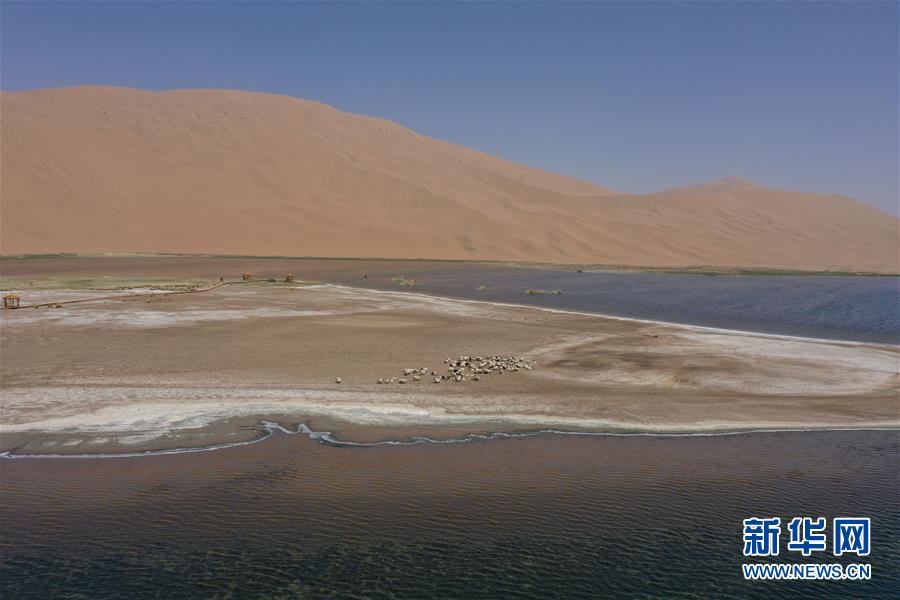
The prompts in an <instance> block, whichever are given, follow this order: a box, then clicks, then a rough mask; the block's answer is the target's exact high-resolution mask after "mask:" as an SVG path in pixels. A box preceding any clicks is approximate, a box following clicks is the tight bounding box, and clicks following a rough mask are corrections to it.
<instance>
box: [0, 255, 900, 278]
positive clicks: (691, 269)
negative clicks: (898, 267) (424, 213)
mask: <svg viewBox="0 0 900 600" xmlns="http://www.w3.org/2000/svg"><path fill="white" fill-rule="evenodd" d="M73 258H74V259H77V258H82V259H83V258H88V259H91V258H123V259H124V258H221V259H225V260H229V259H231V260H321V261H357V262H402V263H439V264H460V265H488V266H505V267H517V268H525V269H529V268H531V269H550V270H563V271H578V270H582V271H585V272H592V271H593V272H603V273H653V274H658V275H703V276H710V277H715V276H720V277H745V276H746V277H753V276H761V277H766V276H769V277H779V276H804V277H898V276H900V271H896V272H889V271H864V270H852V269H842V268H835V269H833V270H832V269H819V270H815V269H791V268H785V267H766V266H746V267H741V266H729V265H687V266H665V265H619V264H605V263H545V262H527V261H516V260H502V259H464V258H391V257H361V256H287V255H256V254H205V253H200V254H194V253H185V252H100V253H80V252H58V253H37V254H30V253H22V254H0V262H2V261H7V260H46V259H73Z"/></svg>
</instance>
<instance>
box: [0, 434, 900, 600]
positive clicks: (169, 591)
mask: <svg viewBox="0 0 900 600" xmlns="http://www.w3.org/2000/svg"><path fill="white" fill-rule="evenodd" d="M898 452H900V437H898V433H897V432H877V431H870V432H808V433H759V434H740V435H730V436H719V437H668V438H667V437H582V436H578V437H576V436H561V435H544V436H537V437H529V438H518V439H516V438H513V439H500V440H490V441H475V442H468V443H462V444H455V445H433V444H422V445H417V446H402V447H401V446H379V447H368V448H348V447H332V446H327V445H321V444H319V443H317V442H315V441H313V440H310V439H308V438H305V437H301V436H286V435H276V436H274V437H273V438H270V439H268V440H266V441H264V442H261V443H259V444H256V445H251V446H244V447H238V448H231V449H226V450H221V451H215V452H205V453H193V454H181V455H173V456H155V457H144V458H116V459H31V460H30V459H20V460H3V461H2V462H0V467H2V470H3V472H2V475H3V486H2V504H0V516H2V532H3V535H2V541H0V591H2V596H3V597H4V598H50V597H54V598H122V597H130V598H320V597H349V598H414V599H422V598H466V599H469V598H602V597H626V598H637V597H642V598H650V597H658V598H826V597H827V598H842V597H846V598H862V597H865V598H896V591H897V589H900V481H898V472H897V456H898ZM769 515H771V516H780V517H781V518H782V520H785V519H790V518H791V517H793V516H801V515H813V516H819V515H822V516H826V517H828V519H829V522H830V519H831V518H833V517H835V516H870V517H871V518H872V520H873V524H872V529H873V540H872V554H871V556H870V557H869V558H868V559H867V562H869V563H871V564H872V569H873V575H872V580H871V581H868V582H846V581H844V582H841V581H836V582H820V583H797V582H780V583H760V582H747V581H744V580H743V578H742V575H741V569H740V564H741V563H742V562H743V557H742V554H741V550H742V531H741V520H742V519H744V518H747V517H749V516H769ZM785 529H786V528H785ZM785 537H786V533H785V534H783V538H782V552H781V556H780V557H779V559H778V560H783V561H785V562H794V561H801V562H819V563H831V562H842V563H846V562H847V561H846V560H845V558H846V557H841V558H840V559H835V558H834V557H833V556H831V555H830V551H829V552H827V553H818V554H814V555H813V557H810V558H808V559H803V558H802V557H801V555H800V554H798V553H793V552H788V551H786V549H785V547H784V545H785V544H786V539H784V538H785ZM773 560H774V559H773ZM757 561H758V562H772V561H767V560H766V559H757Z"/></svg>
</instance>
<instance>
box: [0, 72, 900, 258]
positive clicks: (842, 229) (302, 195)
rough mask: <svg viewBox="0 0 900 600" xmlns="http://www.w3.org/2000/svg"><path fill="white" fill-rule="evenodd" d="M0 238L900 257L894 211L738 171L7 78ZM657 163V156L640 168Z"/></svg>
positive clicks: (544, 254) (452, 251)
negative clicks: (608, 166)
mask: <svg viewBox="0 0 900 600" xmlns="http://www.w3.org/2000/svg"><path fill="white" fill-rule="evenodd" d="M0 117H2V126H0V127H2V129H0V134H2V180H0V181H2V188H0V191H2V215H0V216H2V221H0V234H2V237H0V252H2V253H3V254H21V253H47V252H186V253H215V254H255V255H286V256H342V257H394V258H441V259H473V260H516V261H536V262H554V263H596V264H612V265H635V266H673V267H684V266H697V265H714V266H732V267H769V268H792V269H813V270H824V269H840V270H864V271H878V272H892V273H893V272H897V271H898V260H900V222H898V220H897V218H895V217H893V216H891V215H888V214H886V213H883V212H881V211H878V210H876V209H874V208H872V207H870V206H868V205H866V204H863V203H861V202H857V201H855V200H852V199H849V198H844V197H841V196H833V195H817V194H805V193H798V192H787V191H783V190H773V189H768V188H765V187H763V186H761V185H759V184H756V183H753V182H750V181H747V180H745V179H741V178H739V177H726V178H723V179H719V180H716V181H713V182H710V183H706V184H703V185H698V186H692V187H681V188H675V189H671V190H666V191H663V192H659V193H656V194H648V195H627V194H619V193H616V192H613V191H611V190H609V189H606V188H603V187H601V186H598V185H595V184H592V183H589V182H585V181H581V180H578V179H574V178H570V177H563V176H560V175H556V174H553V173H549V172H546V171H542V170H540V169H535V168H531V167H526V166H524V165H519V164H515V163H512V162H509V161H505V160H502V159H499V158H495V157H492V156H489V155H486V154H483V153H480V152H476V151H473V150H469V149H467V148H463V147H461V146H457V145H454V144H450V143H446V142H441V141H438V140H434V139H431V138H428V137H425V136H422V135H419V134H417V133H415V132H413V131H411V130H409V129H407V128H405V127H402V126H400V125H397V124H396V123H392V122H389V121H385V120H383V119H377V118H372V117H365V116H360V115H354V114H350V113H345V112H341V111H339V110H336V109H334V108H331V107H329V106H326V105H324V104H320V103H317V102H310V101H305V100H299V99H296V98H290V97H286V96H275V95H268V94H257V93H249V92H240V91H232V90H178V91H170V92H147V91H141V90H134V89H126V88H111V87H83V88H61V89H46V90H36V91H32V92H6V93H3V94H2V96H0ZM648 169H652V165H648Z"/></svg>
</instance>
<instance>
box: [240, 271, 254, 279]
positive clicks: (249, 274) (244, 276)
mask: <svg viewBox="0 0 900 600" xmlns="http://www.w3.org/2000/svg"><path fill="white" fill-rule="evenodd" d="M241 278H242V279H243V280H244V281H250V280H251V279H253V273H244V274H242V275H241Z"/></svg>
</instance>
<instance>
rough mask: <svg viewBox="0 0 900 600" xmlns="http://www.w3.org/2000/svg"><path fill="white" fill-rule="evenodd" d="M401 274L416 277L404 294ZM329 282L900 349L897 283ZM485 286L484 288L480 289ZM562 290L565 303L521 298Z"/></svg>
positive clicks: (750, 279) (385, 274)
mask: <svg viewBox="0 0 900 600" xmlns="http://www.w3.org/2000/svg"><path fill="white" fill-rule="evenodd" d="M397 273H402V274H404V275H406V277H407V278H414V279H415V280H416V281H415V285H412V286H400V285H399V284H398V282H396V281H393V280H392V278H393V277H397V276H398V275H397ZM367 275H368V277H366V278H365V279H363V278H361V277H360V276H358V275H356V274H353V275H352V276H351V274H350V273H345V272H341V273H339V274H335V275H332V276H331V277H329V278H328V279H330V280H334V281H339V282H340V283H346V284H350V285H356V286H364V287H373V288H379V289H402V290H404V291H415V292H420V293H425V294H435V295H441V296H450V297H456V298H467V299H476V300H489V301H494V302H511V303H516V304H529V305H534V306H544V307H551V308H560V309H566V310H577V311H585V312H594V313H601V314H609V315H616V316H623V317H633V318H639V319H650V320H658V321H668V322H672V323H689V324H693V325H704V326H708V327H721V328H725V329H739V330H745V331H759V332H765V333H776V334H783V335H796V336H805V337H819V338H830V339H840V340H854V341H861V342H877V343H887V344H897V343H900V278H896V277H865V276H836V277H830V276H788V275H769V276H764V275H752V276H723V275H716V276H708V275H668V274H657V273H608V272H586V273H578V272H576V271H565V270H550V269H536V268H510V267H495V266H479V267H476V266H470V267H468V268H465V269H461V268H459V267H456V266H452V267H447V268H440V267H439V266H436V265H432V266H430V268H428V269H422V270H420V269H419V268H417V267H416V266H414V265H410V266H401V267H400V268H399V269H398V267H397V266H392V268H388V269H376V270H373V271H372V272H369V273H367ZM481 286H484V288H483V289H479V288H480V287H481ZM526 290H545V291H553V290H560V291H561V292H562V294H561V295H555V294H546V295H544V294H536V295H531V294H528V293H526Z"/></svg>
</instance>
